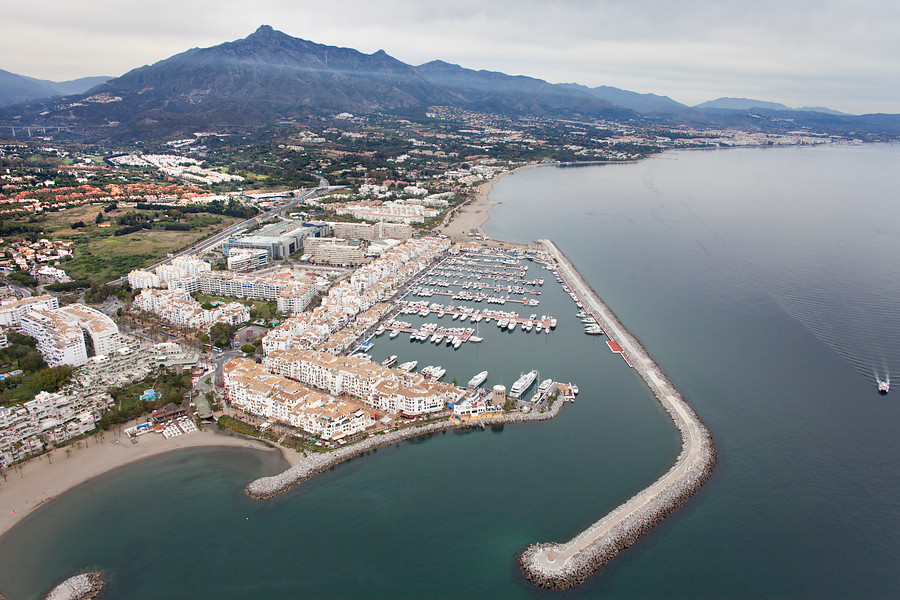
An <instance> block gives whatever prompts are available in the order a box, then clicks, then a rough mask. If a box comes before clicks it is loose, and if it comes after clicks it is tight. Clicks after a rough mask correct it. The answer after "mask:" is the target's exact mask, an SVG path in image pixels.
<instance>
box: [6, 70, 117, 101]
mask: <svg viewBox="0 0 900 600" xmlns="http://www.w3.org/2000/svg"><path fill="white" fill-rule="evenodd" d="M108 79H109V77H82V78H81V79H73V80H72V81H63V82H55V81H47V80H45V79H34V78H31V77H25V76H24V75H16V74H15V73H10V72H9V71H4V70H2V69H0V105H7V104H16V103H18V102H30V101H32V100H40V99H42V98H51V97H54V96H68V95H70V94H83V93H84V92H86V91H88V90H89V89H91V88H92V87H94V86H96V85H99V84H101V83H104V82H105V81H107V80H108Z"/></svg>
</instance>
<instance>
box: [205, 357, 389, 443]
mask: <svg viewBox="0 0 900 600" xmlns="http://www.w3.org/2000/svg"><path fill="white" fill-rule="evenodd" d="M223 371H224V375H225V389H226V392H227V393H228V397H229V400H230V402H231V405H232V406H233V407H234V408H238V409H241V410H245V411H247V412H250V413H253V414H255V415H259V416H262V417H266V418H270V419H276V420H278V421H281V422H282V423H287V424H288V425H292V426H294V427H299V428H301V429H303V430H304V431H307V432H309V433H311V434H313V435H318V436H321V437H323V438H325V439H332V440H336V439H341V438H342V437H344V436H348V435H353V434H354V433H358V432H360V431H363V430H364V429H366V428H367V427H370V426H372V425H373V424H374V422H373V421H372V419H371V418H369V414H368V412H367V411H366V410H365V407H364V406H363V405H361V404H360V403H359V402H356V401H353V400H349V399H338V398H335V397H333V396H329V395H328V394H324V393H322V392H319V391H316V390H312V389H310V388H308V387H306V386H304V385H302V384H300V383H298V382H296V381H292V380H290V379H288V378H286V377H283V376H281V375H274V374H272V373H269V372H267V371H266V370H265V369H264V368H263V367H262V366H260V365H259V364H257V363H256V362H254V361H252V360H250V359H248V358H239V359H236V360H232V361H229V362H228V363H226V364H225V367H224V369H223Z"/></svg>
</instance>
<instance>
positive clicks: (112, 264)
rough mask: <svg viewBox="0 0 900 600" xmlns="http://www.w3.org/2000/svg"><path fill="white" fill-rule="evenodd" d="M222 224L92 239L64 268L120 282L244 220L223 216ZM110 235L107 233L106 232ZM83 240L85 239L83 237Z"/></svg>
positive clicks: (85, 276)
mask: <svg viewBox="0 0 900 600" xmlns="http://www.w3.org/2000/svg"><path fill="white" fill-rule="evenodd" d="M221 219H222V222H221V223H219V224H218V225H209V226H206V227H203V228H202V229H196V230H193V231H161V230H156V229H152V230H143V231H137V232H135V233H129V234H128V235H120V236H114V235H110V234H107V235H103V234H101V236H102V237H90V238H89V239H88V240H87V241H86V242H81V243H79V244H78V245H77V247H76V248H75V258H74V259H73V260H70V261H66V262H64V263H63V264H62V265H61V267H62V268H63V269H65V271H66V274H68V275H69V277H72V278H73V279H89V280H91V281H97V282H106V281H112V280H114V279H118V278H119V277H122V276H124V275H128V272H129V271H131V270H132V269H139V268H142V267H147V266H149V265H151V264H153V263H155V262H158V261H160V260H162V259H164V258H165V257H166V254H168V253H170V252H178V251H179V250H182V249H184V248H187V247H189V246H191V245H193V244H195V243H196V242H198V241H200V240H202V239H204V238H207V237H209V236H211V235H212V234H214V233H217V232H219V231H221V230H222V229H225V228H226V227H228V226H229V225H231V224H232V223H236V222H238V221H240V219H236V218H232V217H221ZM104 233H106V232H104ZM82 239H83V238H82Z"/></svg>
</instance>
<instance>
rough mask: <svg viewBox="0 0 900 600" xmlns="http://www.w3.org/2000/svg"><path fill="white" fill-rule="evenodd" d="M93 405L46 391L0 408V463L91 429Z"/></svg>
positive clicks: (16, 458) (93, 414) (7, 462)
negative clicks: (11, 405) (13, 404)
mask: <svg viewBox="0 0 900 600" xmlns="http://www.w3.org/2000/svg"><path fill="white" fill-rule="evenodd" d="M97 408H98V407H96V406H94V405H93V404H92V403H91V402H88V401H86V400H84V399H80V398H77V397H73V396H66V395H64V394H51V393H48V392H39V393H38V395H37V396H35V397H34V399H33V400H30V401H28V402H26V403H24V404H22V405H21V406H13V407H9V408H7V407H5V406H3V407H0V465H2V466H4V467H6V466H9V465H10V464H11V463H13V462H15V461H18V460H21V459H23V458H24V457H25V456H27V455H29V454H34V453H35V452H40V451H41V450H43V449H44V447H45V446H46V444H48V443H50V444H59V443H61V442H64V441H66V440H68V439H71V438H73V437H76V436H79V435H81V434H83V433H87V432H88V431H91V430H92V429H94V427H95V417H96V414H95V409H97Z"/></svg>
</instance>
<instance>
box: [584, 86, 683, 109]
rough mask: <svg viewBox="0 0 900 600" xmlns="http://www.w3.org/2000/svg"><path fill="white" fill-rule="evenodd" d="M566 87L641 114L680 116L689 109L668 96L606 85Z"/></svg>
mask: <svg viewBox="0 0 900 600" xmlns="http://www.w3.org/2000/svg"><path fill="white" fill-rule="evenodd" d="M567 85H568V86H570V87H572V88H575V89H581V90H585V91H587V92H588V93H590V94H593V95H594V96H596V97H598V98H602V99H603V100H606V101H607V102H611V103H613V104H617V105H619V106H622V107H624V108H627V109H630V110H633V111H634V112H637V113H641V114H681V113H683V112H684V111H686V110H688V109H689V107H688V106H686V105H684V104H682V103H680V102H676V101H675V100H672V99H671V98H669V97H668V96H659V95H657V94H639V93H638V92H630V91H628V90H623V89H619V88H616V87H611V86H608V85H601V86H599V87H595V88H589V87H587V86H583V85H580V84H577V83H570V84H567Z"/></svg>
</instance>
